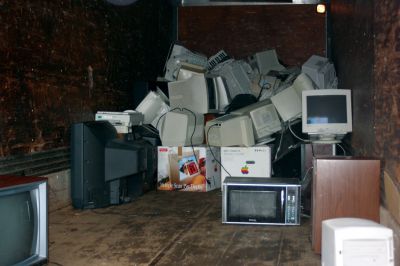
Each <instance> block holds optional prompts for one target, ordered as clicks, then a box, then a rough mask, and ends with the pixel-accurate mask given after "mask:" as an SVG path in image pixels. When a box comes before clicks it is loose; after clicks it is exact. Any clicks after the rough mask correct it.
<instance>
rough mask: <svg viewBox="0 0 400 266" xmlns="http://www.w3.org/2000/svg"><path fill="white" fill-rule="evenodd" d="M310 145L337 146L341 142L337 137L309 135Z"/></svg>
mask: <svg viewBox="0 0 400 266" xmlns="http://www.w3.org/2000/svg"><path fill="white" fill-rule="evenodd" d="M310 140H311V143H316V144H337V143H340V142H341V141H340V140H339V139H337V135H334V134H332V135H319V134H317V135H311V136H310Z"/></svg>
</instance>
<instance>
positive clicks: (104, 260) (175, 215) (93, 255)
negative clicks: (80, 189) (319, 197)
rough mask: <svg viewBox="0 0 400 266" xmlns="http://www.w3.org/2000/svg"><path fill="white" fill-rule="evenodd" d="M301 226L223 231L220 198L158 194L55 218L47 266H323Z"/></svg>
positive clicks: (214, 195) (51, 222)
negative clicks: (118, 204)
mask: <svg viewBox="0 0 400 266" xmlns="http://www.w3.org/2000/svg"><path fill="white" fill-rule="evenodd" d="M310 234H311V227H310V221H309V220H308V219H302V225H301V226H295V227H288V226H249V225H223V224H221V192H220V191H211V192H208V193H191V192H169V191H163V192H161V191H158V192H157V191H152V192H148V193H146V194H145V195H143V196H142V197H140V198H139V199H137V200H135V201H133V202H131V203H128V204H124V205H120V206H111V207H108V208H104V209H95V210H74V209H72V208H64V209H61V210H58V211H54V212H52V213H50V214H49V263H48V265H74V266H77V265H202V266H206V265H320V263H321V262H320V256H319V255H315V254H314V253H313V252H312V250H311V242H310Z"/></svg>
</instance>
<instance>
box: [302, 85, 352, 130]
mask: <svg viewBox="0 0 400 266" xmlns="http://www.w3.org/2000/svg"><path fill="white" fill-rule="evenodd" d="M329 95H332V96H336V95H344V96H346V117H347V122H346V123H330V124H307V117H308V114H307V102H308V101H307V100H308V97H310V96H329ZM352 129H353V120H352V104H351V90H345V89H324V90H306V91H303V92H302V131H303V133H306V134H309V135H313V134H315V135H330V134H334V135H343V134H346V133H349V132H351V131H352Z"/></svg>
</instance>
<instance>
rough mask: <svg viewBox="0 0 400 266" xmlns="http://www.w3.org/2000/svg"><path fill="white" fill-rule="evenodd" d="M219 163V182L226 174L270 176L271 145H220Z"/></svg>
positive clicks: (222, 180)
mask: <svg viewBox="0 0 400 266" xmlns="http://www.w3.org/2000/svg"><path fill="white" fill-rule="evenodd" d="M221 164H222V166H223V168H224V169H222V170H221V183H222V182H224V180H225V177H227V176H245V177H246V176H247V177H271V147H269V146H265V145H264V146H256V147H222V148H221ZM227 171H228V173H227Z"/></svg>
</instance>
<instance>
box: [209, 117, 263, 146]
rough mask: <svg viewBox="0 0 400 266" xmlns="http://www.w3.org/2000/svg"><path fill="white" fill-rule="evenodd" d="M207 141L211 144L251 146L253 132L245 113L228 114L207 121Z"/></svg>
mask: <svg viewBox="0 0 400 266" xmlns="http://www.w3.org/2000/svg"><path fill="white" fill-rule="evenodd" d="M205 133H206V139H207V143H208V144H209V145H211V146H219V147H225V146H246V147H249V146H253V145H254V144H255V141H254V133H253V125H252V123H251V119H250V117H249V116H247V115H233V114H228V115H224V116H221V117H218V118H216V119H214V120H211V121H208V122H207V123H206V127H205Z"/></svg>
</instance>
